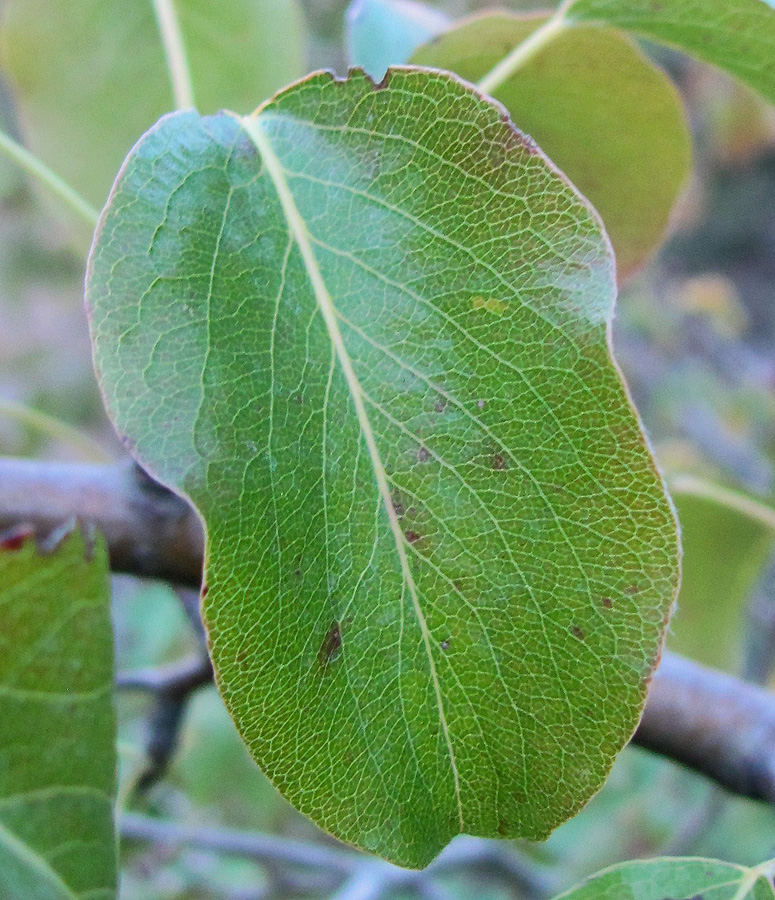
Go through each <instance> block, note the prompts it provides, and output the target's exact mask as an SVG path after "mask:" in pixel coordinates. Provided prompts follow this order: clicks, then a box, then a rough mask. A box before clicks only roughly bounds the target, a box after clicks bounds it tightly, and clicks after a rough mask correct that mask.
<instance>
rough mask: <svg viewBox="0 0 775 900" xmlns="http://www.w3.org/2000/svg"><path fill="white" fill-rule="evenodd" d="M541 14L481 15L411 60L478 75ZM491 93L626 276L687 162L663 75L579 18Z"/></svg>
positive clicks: (664, 221)
mask: <svg viewBox="0 0 775 900" xmlns="http://www.w3.org/2000/svg"><path fill="white" fill-rule="evenodd" d="M546 21H547V18H546V16H545V15H543V14H535V15H524V14H523V15H516V14H509V13H505V12H496V13H489V14H483V15H481V16H477V17H475V18H472V19H470V20H468V21H466V22H462V23H460V24H458V25H457V26H456V27H454V28H452V29H450V30H448V31H446V32H445V33H444V34H443V35H441V36H440V37H437V38H436V39H435V40H433V41H432V42H429V43H427V44H425V45H424V46H422V47H420V48H419V49H418V50H417V51H415V53H414V54H413V56H412V62H413V63H415V64H417V65H424V66H436V67H438V68H442V69H449V70H451V71H453V72H457V73H458V74H459V75H461V76H462V77H463V78H466V79H467V80H468V81H471V82H472V83H476V82H478V81H479V80H480V79H481V78H483V77H484V76H485V75H486V74H487V73H488V72H489V71H490V70H491V69H492V68H493V67H494V66H495V64H496V63H498V62H499V61H500V60H501V59H502V58H503V57H505V56H506V55H507V54H508V53H509V52H511V50H513V48H514V47H517V46H519V45H520V44H522V43H523V42H524V41H525V40H527V39H528V38H529V37H530V35H531V34H533V33H534V32H535V31H536V30H537V29H538V28H539V27H540V26H541V25H542V24H544V23H545V22H546ZM494 96H495V98H496V99H497V100H500V101H501V102H502V103H503V104H504V106H505V107H506V108H507V109H508V111H509V114H510V116H511V118H512V120H513V121H514V123H515V124H516V125H517V127H518V128H520V129H522V130H523V131H525V132H527V133H528V134H530V135H531V136H532V137H534V138H535V140H536V141H538V143H539V145H540V146H541V148H542V149H543V150H544V151H545V152H546V153H547V155H548V156H549V157H550V158H551V159H552V160H553V161H554V162H555V163H556V164H557V165H558V166H559V167H560V168H561V169H562V170H563V171H564V172H565V173H566V174H567V175H568V177H569V178H570V179H571V181H573V183H574V184H575V185H576V186H577V187H578V188H579V190H581V192H582V193H583V194H585V195H586V196H587V197H588V198H589V200H590V201H591V202H592V204H593V205H594V206H595V208H596V209H597V210H598V212H599V213H600V215H601V217H602V219H603V222H604V224H605V226H606V229H607V231H608V233H609V236H610V237H611V242H612V243H613V245H614V249H615V251H616V259H617V267H618V270H619V274H620V277H621V278H626V277H627V276H628V275H629V274H631V273H632V272H633V271H634V270H636V269H637V268H638V267H639V266H641V265H642V264H643V262H644V260H646V259H647V258H648V256H649V255H650V254H651V253H652V252H653V251H654V249H655V248H656V247H657V246H659V244H660V242H661V240H662V237H663V234H664V231H665V228H666V227H667V225H668V222H669V218H670V213H671V211H672V209H673V206H674V204H675V201H676V199H677V197H678V195H679V193H680V191H681V189H682V188H683V186H684V184H685V183H686V181H687V179H688V175H689V171H690V168H691V139H690V135H689V131H688V126H687V123H686V117H685V114H684V111H683V106H682V103H681V100H680V97H679V96H678V93H677V91H676V90H675V88H674V87H673V85H672V83H671V82H670V80H669V79H668V78H667V76H666V75H665V74H664V73H663V72H662V71H661V70H659V69H658V68H656V66H654V65H653V64H652V63H651V62H650V61H649V60H648V59H647V58H646V56H645V55H644V54H643V53H642V52H641V51H640V50H639V49H638V48H636V47H634V46H633V45H632V44H631V43H630V41H629V40H628V39H627V38H626V37H625V36H623V35H621V34H618V33H617V32H615V31H613V30H611V29H607V28H601V27H597V26H594V27H585V26H584V25H577V26H575V27H574V28H569V29H567V30H565V31H564V32H562V33H561V34H560V35H559V36H557V37H555V38H554V39H553V40H552V41H551V42H550V43H548V44H547V45H546V46H545V47H543V48H542V50H541V51H540V52H539V53H538V54H537V55H536V56H535V57H533V58H531V60H530V61H529V62H527V63H526V64H525V65H523V66H522V67H520V69H519V70H518V71H517V72H516V73H515V74H514V75H512V76H511V77H510V78H509V79H507V80H506V82H504V83H503V84H502V85H500V86H499V87H498V88H497V89H496V90H495V92H494ZM601 172H605V177H601Z"/></svg>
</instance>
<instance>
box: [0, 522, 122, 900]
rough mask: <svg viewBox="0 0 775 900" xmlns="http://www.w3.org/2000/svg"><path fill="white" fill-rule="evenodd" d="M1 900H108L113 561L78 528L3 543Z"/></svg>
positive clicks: (112, 857) (112, 862)
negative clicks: (47, 539)
mask: <svg viewBox="0 0 775 900" xmlns="http://www.w3.org/2000/svg"><path fill="white" fill-rule="evenodd" d="M0 580H2V584H3V590H2V595H0V608H1V609H2V619H3V627H2V629H0V697H2V704H1V705H2V715H0V900H19V898H22V897H23V898H24V900H74V898H81V897H83V898H84V900H86V898H88V900H109V898H113V897H115V895H116V848H115V837H114V833H113V795H114V789H115V777H116V774H115V770H116V753H115V730H116V722H115V714H114V711H113V702H112V691H113V637H112V631H111V623H110V602H109V582H108V564H107V556H106V553H105V548H104V545H103V543H102V541H99V542H98V543H97V545H96V546H95V547H92V546H87V544H86V542H85V540H84V537H83V536H82V535H81V533H80V532H79V531H75V532H74V533H72V534H71V535H69V536H68V537H66V538H65V539H64V540H63V541H62V542H61V543H60V545H59V546H58V547H57V548H56V550H54V551H53V552H52V553H50V554H45V555H44V554H41V553H40V552H39V551H38V549H37V548H36V547H35V546H34V543H33V542H32V541H23V542H22V540H21V539H20V538H18V539H17V538H8V539H6V540H5V541H3V542H2V544H0Z"/></svg>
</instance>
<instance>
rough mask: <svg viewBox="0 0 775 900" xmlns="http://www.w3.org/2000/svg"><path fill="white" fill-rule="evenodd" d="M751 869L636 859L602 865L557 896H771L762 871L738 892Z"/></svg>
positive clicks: (642, 899)
mask: <svg viewBox="0 0 775 900" xmlns="http://www.w3.org/2000/svg"><path fill="white" fill-rule="evenodd" d="M754 871H755V870H753V869H747V868H745V867H744V866H737V865H733V864H731V863H725V862H720V861H719V860H715V859H701V858H698V857H686V858H681V857H673V858H670V857H665V858H661V859H659V858H657V859H648V860H639V861H636V862H626V863H621V864H619V865H616V866H612V867H611V868H609V869H604V870H603V871H602V872H598V873H597V874H596V875H592V876H591V877H590V878H588V879H587V880H586V881H585V882H582V884H580V885H578V886H577V887H575V888H572V889H571V890H570V891H568V892H567V893H564V894H561V895H560V896H559V897H557V898H556V900H663V898H664V897H665V896H677V897H687V898H689V897H695V896H702V897H703V898H704V900H772V897H773V896H775V893H774V892H773V889H772V886H771V885H770V884H768V882H767V879H766V878H765V876H764V874H762V875H761V876H760V877H759V878H756V879H755V880H753V881H751V882H750V884H749V889H748V890H747V891H745V893H743V894H740V890H741V889H742V888H743V885H744V884H746V883H748V881H749V880H750V879H751V877H752V874H753V873H754Z"/></svg>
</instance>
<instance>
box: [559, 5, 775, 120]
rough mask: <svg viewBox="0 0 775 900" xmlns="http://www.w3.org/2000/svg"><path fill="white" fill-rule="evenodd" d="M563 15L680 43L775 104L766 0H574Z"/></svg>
mask: <svg viewBox="0 0 775 900" xmlns="http://www.w3.org/2000/svg"><path fill="white" fill-rule="evenodd" d="M565 18H566V21H568V22H571V23H572V22H593V23H601V24H604V25H613V26H616V27H617V28H623V29H625V30H627V31H632V32H634V33H635V34H639V35H642V36H643V37H647V38H650V39H651V40H654V41H659V42H661V43H664V44H669V45H670V46H672V47H677V48H678V49H679V50H683V51H685V52H686V53H689V54H691V55H692V56H695V57H697V59H701V60H704V61H705V62H709V63H712V64H713V65H715V66H718V67H719V68H721V69H724V70H725V71H727V72H729V73H730V75H734V76H735V77H736V78H739V79H740V81H742V82H744V83H745V84H747V85H749V86H750V87H752V88H753V89H754V90H756V91H758V92H759V93H760V94H761V95H762V96H763V97H764V98H765V99H767V100H769V101H770V102H771V103H773V102H775V10H774V9H773V8H772V4H771V3H769V2H765V0H702V3H697V2H696V0H571V2H570V3H568V4H567V6H566V11H565Z"/></svg>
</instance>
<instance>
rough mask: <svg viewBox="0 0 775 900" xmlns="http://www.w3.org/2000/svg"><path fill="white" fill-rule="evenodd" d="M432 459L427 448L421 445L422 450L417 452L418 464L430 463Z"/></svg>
mask: <svg viewBox="0 0 775 900" xmlns="http://www.w3.org/2000/svg"><path fill="white" fill-rule="evenodd" d="M430 458H431V455H430V453H428V450H427V448H425V447H424V446H423V445H422V444H420V449H419V450H418V451H417V462H421V463H424V462H428V460H429V459H430Z"/></svg>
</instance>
